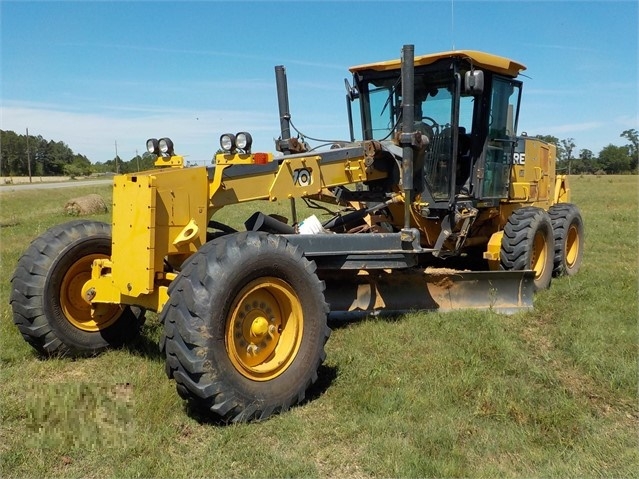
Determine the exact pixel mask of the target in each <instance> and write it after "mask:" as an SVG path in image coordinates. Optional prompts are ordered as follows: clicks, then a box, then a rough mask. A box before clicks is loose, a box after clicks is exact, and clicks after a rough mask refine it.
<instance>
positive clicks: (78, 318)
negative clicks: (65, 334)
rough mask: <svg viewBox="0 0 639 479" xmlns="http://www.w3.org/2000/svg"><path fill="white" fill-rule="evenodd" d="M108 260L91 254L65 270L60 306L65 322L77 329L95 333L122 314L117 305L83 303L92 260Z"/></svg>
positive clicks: (103, 256)
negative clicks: (84, 289)
mask: <svg viewBox="0 0 639 479" xmlns="http://www.w3.org/2000/svg"><path fill="white" fill-rule="evenodd" d="M100 258H108V256H105V255H102V254H92V255H87V256H84V257H82V258H80V259H79V260H78V261H76V262H75V263H73V265H71V267H70V268H69V269H68V270H67V272H66V273H65V275H64V278H63V279H62V285H61V286H60V306H61V308H62V312H63V313H64V315H65V317H66V318H67V321H69V323H71V324H72V325H73V326H75V327H76V328H78V329H81V330H83V331H89V332H97V331H100V330H102V329H105V328H107V327H109V326H111V325H112V324H113V323H115V322H116V321H117V319H118V318H119V317H120V315H121V314H122V307H121V306H120V305H117V304H99V305H96V306H93V305H91V304H90V303H89V302H87V301H85V299H84V297H83V295H82V288H83V286H84V285H85V283H86V282H87V281H88V280H90V279H91V265H92V264H93V260H96V259H100Z"/></svg>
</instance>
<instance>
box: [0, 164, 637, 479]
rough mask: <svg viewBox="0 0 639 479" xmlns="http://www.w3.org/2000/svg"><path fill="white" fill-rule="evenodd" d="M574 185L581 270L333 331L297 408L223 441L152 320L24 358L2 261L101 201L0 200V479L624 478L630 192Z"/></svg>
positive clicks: (53, 195)
mask: <svg viewBox="0 0 639 479" xmlns="http://www.w3.org/2000/svg"><path fill="white" fill-rule="evenodd" d="M571 180H572V187H573V201H574V202H576V203H577V204H579V206H580V207H581V209H582V213H583V216H584V221H585V225H586V252H585V258H584V264H583V267H582V270H581V271H580V272H579V274H578V275H576V276H575V277H572V278H562V279H559V280H554V281H553V284H552V287H551V288H550V289H549V290H547V291H544V292H541V293H539V294H538V295H537V296H536V298H535V309H534V310H533V311H529V312H525V313H520V314H516V315H513V316H503V315H499V314H495V313H491V312H471V313H466V312H454V313H447V314H432V313H431V314H426V313H413V314H409V315H405V316H402V317H398V318H392V319H388V318H387V319H367V320H363V321H360V322H352V323H340V324H335V325H333V327H334V331H333V334H332V336H331V338H330V340H329V342H328V344H327V353H328V357H327V361H326V363H325V365H324V366H322V368H321V371H320V380H319V382H318V384H317V385H316V386H315V387H314V388H313V389H312V390H311V391H310V400H309V401H307V402H306V403H304V404H303V405H302V406H299V407H296V408H294V409H292V410H291V411H289V412H287V413H285V414H283V415H280V416H277V417H274V418H272V419H270V420H268V421H265V422H263V423H257V424H248V425H246V424H241V425H234V426H226V427H223V426H217V425H215V424H214V423H211V422H208V421H206V420H204V419H202V418H200V417H198V416H196V415H194V414H193V413H191V412H190V411H188V410H187V408H186V407H185V404H184V403H183V401H182V400H181V399H180V398H179V397H178V396H177V394H176V392H175V386H174V384H173V383H172V382H171V381H169V380H167V378H166V376H165V374H164V364H163V358H162V357H161V355H160V353H159V351H158V348H157V341H158V339H159V337H160V334H161V330H160V327H159V325H158V323H157V319H156V318H155V316H154V315H152V316H151V317H150V318H149V319H148V320H147V323H146V324H145V326H144V330H143V335H142V338H141V339H140V340H139V341H138V343H137V344H135V345H133V346H131V347H129V348H127V349H124V350H119V351H110V352H108V353H106V354H102V355H100V356H98V357H96V358H90V359H81V360H76V361H72V360H61V359H51V360H42V359H38V358H37V356H35V355H34V353H33V352H32V351H31V349H30V347H29V346H28V345H27V344H26V343H25V342H24V341H23V340H22V338H21V337H20V335H19V333H18V331H17V328H15V326H14V325H13V322H12V318H11V311H10V307H9V305H8V298H9V291H10V283H9V279H10V277H11V275H12V273H13V268H14V266H15V263H16V261H17V259H18V257H19V255H20V254H21V252H22V251H23V250H24V249H25V248H26V246H27V244H28V242H29V241H30V240H31V239H33V238H34V237H35V236H37V235H38V234H40V233H41V232H43V231H44V230H45V229H46V228H48V227H50V226H52V225H55V224H58V223H61V222H63V221H66V220H68V219H70V218H69V217H66V216H64V214H63V205H64V203H65V202H66V200H68V199H69V198H71V197H75V196H79V195H82V194H86V193H89V192H98V193H100V194H102V195H103V196H104V197H105V198H107V202H109V201H110V190H109V188H107V187H96V188H90V189H84V190H81V189H59V190H49V191H46V192H45V191H38V192H37V193H34V192H13V193H0V234H1V252H2V256H1V258H2V264H1V266H0V269H1V272H2V278H4V279H3V280H2V281H0V384H2V388H1V392H0V477H44V476H46V477H56V476H57V477H77V476H83V477H105V476H109V477H113V476H121V477H193V476H198V477H201V476H206V477H284V476H286V477H290V476H308V477H345V476H348V477H491V478H492V477H571V478H572V477H637V476H638V474H637V471H639V447H638V440H637V426H638V425H639V408H638V405H637V378H638V370H637V359H638V355H637V352H638V347H637V313H638V301H637V296H638V293H637V288H638V254H637V253H638V238H639V231H638V225H639V221H638V219H639V218H638V203H639V201H638V200H639V198H638V186H639V184H638V178H637V177H636V176H616V177H596V176H588V177H583V178H581V177H575V178H572V179H571ZM260 206H261V205H260ZM250 208H255V206H250ZM278 208H279V211H278V212H279V213H283V214H286V205H281V206H278ZM269 212H270V211H269ZM250 213H251V210H250V209H248V208H247V207H241V208H236V209H233V208H229V209H227V210H222V211H221V212H220V219H221V220H223V221H228V222H230V223H233V224H235V226H239V225H240V224H241V222H242V221H243V220H244V219H246V218H247V217H248V216H249V215H250ZM93 218H96V219H100V220H105V221H108V220H109V215H108V214H106V215H102V216H96V217H93Z"/></svg>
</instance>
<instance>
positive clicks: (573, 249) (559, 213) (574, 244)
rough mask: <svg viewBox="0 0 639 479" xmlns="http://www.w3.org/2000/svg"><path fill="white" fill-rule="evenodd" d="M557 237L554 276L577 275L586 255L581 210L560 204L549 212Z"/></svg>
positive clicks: (571, 205)
mask: <svg viewBox="0 0 639 479" xmlns="http://www.w3.org/2000/svg"><path fill="white" fill-rule="evenodd" d="M548 214H549V215H550V220H551V221H552V230H553V232H554V237H555V256H554V268H553V275H555V276H563V275H566V276H572V275H574V274H577V271H579V268H580V267H581V263H582V261H583V255H584V222H583V219H582V218H581V213H580V212H579V208H577V206H575V205H573V204H571V203H560V204H557V205H554V206H552V207H551V208H550V209H549V210H548Z"/></svg>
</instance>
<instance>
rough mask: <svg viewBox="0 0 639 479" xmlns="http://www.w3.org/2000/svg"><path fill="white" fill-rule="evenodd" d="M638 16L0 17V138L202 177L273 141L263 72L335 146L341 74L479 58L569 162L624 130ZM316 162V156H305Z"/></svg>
mask: <svg viewBox="0 0 639 479" xmlns="http://www.w3.org/2000/svg"><path fill="white" fill-rule="evenodd" d="M638 5H639V2H637V1H636V0H629V1H561V0H555V1H551V2H550V1H549V2H545V1H516V0H510V1H490V2H486V1H479V0H478V1H461V0H446V1H426V0H421V1H368V2H367V1H356V0H350V1H321V2H320V1H316V2H312V1H304V0H297V1H277V2H276V1H253V2H249V1H240V0H236V1H232V2H224V1H193V2H190V1H139V2H125V1H109V2H96V1H88V0H85V1H66V2H53V1H11V0H1V1H0V59H1V61H0V129H2V130H13V131H15V132H16V133H19V134H25V132H26V129H27V128H28V129H29V134H30V135H41V136H42V137H44V138H45V139H47V140H55V141H63V142H64V143H66V144H67V145H68V146H69V147H70V148H71V149H72V150H73V151H74V152H75V153H79V154H83V155H86V156H87V157H88V158H89V159H90V160H91V161H93V162H104V161H108V160H111V159H113V158H114V156H115V151H116V147H117V152H118V155H119V156H120V158H122V159H124V160H129V159H131V158H133V157H134V156H135V155H136V153H139V154H142V153H143V152H144V149H145V142H146V140H147V139H148V138H162V137H170V138H171V139H172V140H173V143H174V144H175V150H176V152H177V153H178V154H181V155H184V156H185V157H186V160H187V161H189V162H191V163H194V164H209V163H210V160H211V158H212V157H213V155H214V153H215V151H216V150H217V149H218V148H219V137H220V135H221V134H223V133H235V132H238V131H248V132H250V133H251V134H252V136H253V139H254V141H253V145H254V146H253V151H273V150H274V139H275V138H277V137H278V136H279V134H280V129H279V128H280V124H279V113H278V107H277V93H276V87H275V73H274V71H275V70H274V67H275V66H276V65H283V66H284V67H285V68H286V73H287V81H288V92H289V99H290V100H289V101H290V112H291V119H292V122H293V124H294V125H295V127H297V128H298V129H299V130H300V131H301V132H302V133H303V134H304V135H306V136H309V137H313V138H319V139H327V140H340V139H347V138H348V126H347V125H348V124H347V114H346V100H345V93H346V90H345V87H344V78H350V77H351V74H350V73H349V72H348V67H350V66H353V65H359V64H363V63H369V62H375V61H381V60H390V59H394V58H399V56H400V51H401V48H402V45H404V44H413V45H414V46H415V54H416V55H419V54H427V53H434V52H440V51H447V50H452V49H458V50H463V49H468V50H481V51H486V52H490V53H494V54H497V55H501V56H505V57H508V58H512V59H513V60H516V61H518V62H521V63H523V64H524V65H526V67H527V69H526V71H524V72H523V75H524V76H523V77H521V76H520V78H521V79H523V81H524V88H523V98H522V104H521V113H520V119H519V132H520V133H521V132H526V133H527V134H528V135H537V134H539V135H552V136H555V137H557V138H559V139H560V140H561V139H568V138H572V139H574V143H575V145H576V149H575V153H576V152H579V151H580V150H582V149H589V150H591V151H592V152H593V153H595V155H596V154H598V153H599V151H601V149H602V148H604V147H605V146H607V145H609V144H614V145H619V146H620V145H625V144H627V143H628V142H627V141H626V139H625V138H621V137H620V134H621V133H622V132H623V131H624V130H628V129H631V128H634V129H637V130H639V116H638V112H639V98H638V88H639V87H638V85H639V78H638V59H639V53H638V46H639V45H638V43H639V40H638V36H637V30H638V24H639V11H638V10H639V9H638ZM310 143H311V145H313V146H315V145H316V143H314V142H312V141H311V142H310Z"/></svg>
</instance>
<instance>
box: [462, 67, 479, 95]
mask: <svg viewBox="0 0 639 479" xmlns="http://www.w3.org/2000/svg"><path fill="white" fill-rule="evenodd" d="M483 91H484V72H483V71H481V70H470V71H467V72H466V75H464V93H467V94H469V95H475V96H477V95H481V94H482V93H483Z"/></svg>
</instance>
